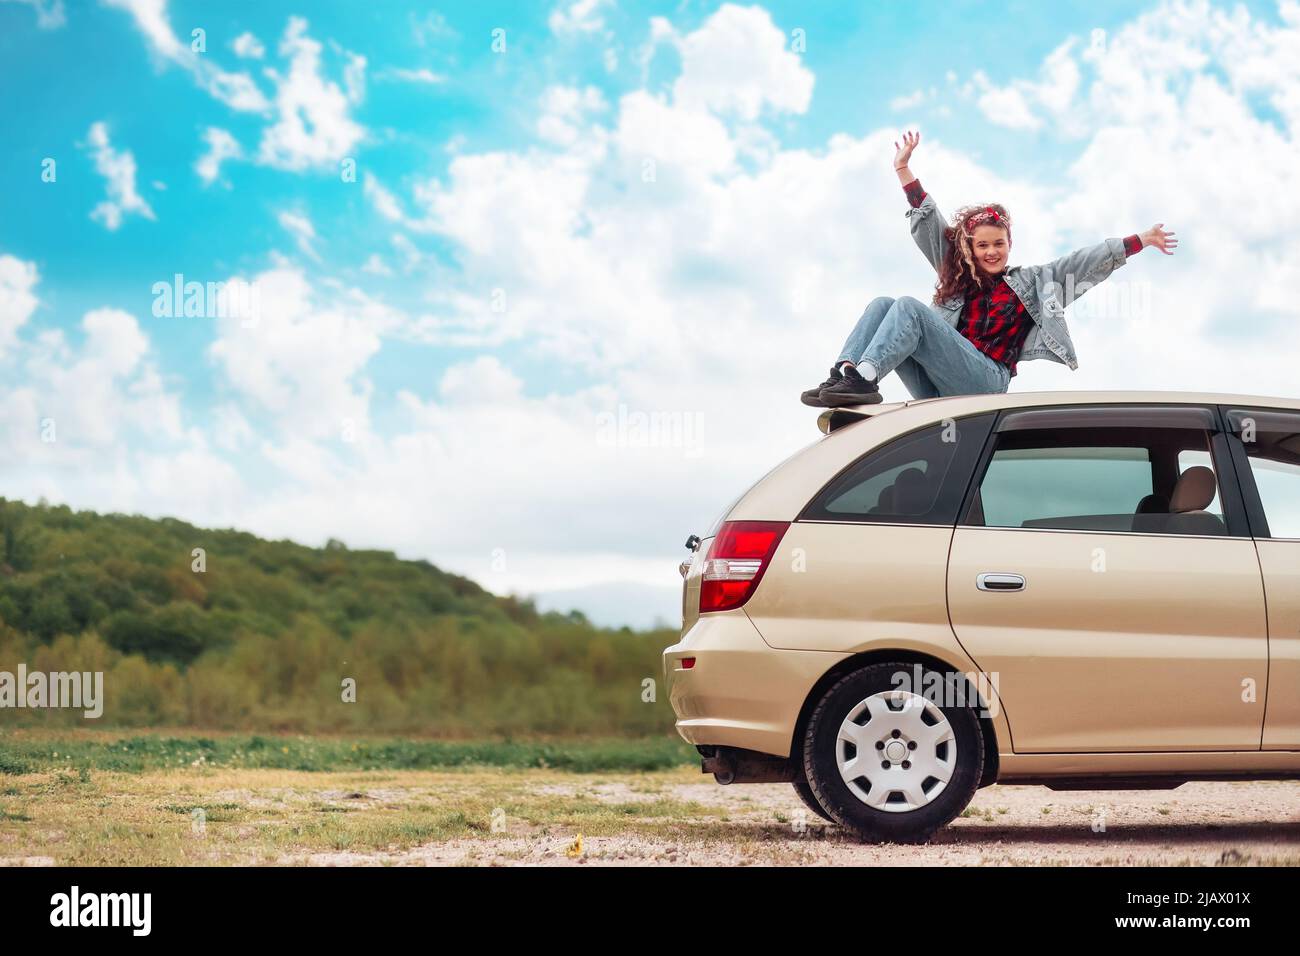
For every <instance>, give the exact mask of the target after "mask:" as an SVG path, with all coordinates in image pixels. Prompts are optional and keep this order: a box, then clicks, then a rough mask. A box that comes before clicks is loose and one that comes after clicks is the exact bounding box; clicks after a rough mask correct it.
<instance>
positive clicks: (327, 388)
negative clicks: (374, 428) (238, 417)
mask: <svg viewBox="0 0 1300 956" xmlns="http://www.w3.org/2000/svg"><path fill="white" fill-rule="evenodd" d="M253 281H254V282H255V283H256V287H257V289H258V306H259V308H258V314H259V319H258V321H257V322H256V323H255V324H251V325H250V323H247V322H241V321H240V320H239V319H238V318H235V317H228V318H222V319H218V326H217V338H216V341H215V342H214V343H213V344H212V346H211V347H210V349H209V354H210V355H211V357H212V359H213V360H214V361H215V362H216V363H217V367H218V368H219V370H220V371H221V374H222V377H223V378H224V379H225V381H227V382H228V383H229V385H230V387H231V388H232V389H233V390H234V391H235V393H237V394H238V395H239V396H240V398H241V401H242V402H243V403H245V404H246V406H247V407H248V409H249V410H250V412H251V413H252V414H255V415H256V416H257V417H258V418H259V419H261V420H264V421H267V422H268V424H269V425H270V427H272V428H273V429H274V430H275V432H276V433H277V434H278V435H280V436H285V437H289V436H292V437H294V438H296V439H299V440H314V439H330V438H337V437H338V436H339V435H340V433H341V432H342V430H343V428H344V424H345V422H348V421H351V422H352V423H353V424H354V425H355V427H357V428H358V429H362V430H364V429H365V428H366V427H367V423H368V421H369V413H368V401H369V395H370V390H371V386H370V383H369V382H368V381H366V380H364V379H362V378H361V376H360V373H361V370H362V369H363V368H364V367H365V365H366V363H367V362H368V361H369V360H370V357H371V356H372V355H374V354H375V353H376V352H377V351H378V350H379V345H380V333H381V332H382V331H384V330H385V328H386V326H385V324H384V323H385V322H386V321H387V316H386V314H385V313H384V312H383V311H382V310H381V309H378V308H374V307H372V306H373V304H372V303H369V302H368V300H365V299H364V298H363V297H359V296H352V297H351V298H349V297H344V298H343V299H341V300H337V301H330V300H327V301H320V300H319V299H320V296H319V293H318V292H317V290H315V289H313V288H312V286H311V285H310V284H309V283H308V282H307V279H306V277H305V276H304V275H303V274H302V273H301V272H300V271H298V270H296V269H292V268H278V269H273V270H271V271H269V272H265V273H262V274H260V275H258V276H257V277H256V278H255V279H254V280H253ZM368 307H369V308H368Z"/></svg>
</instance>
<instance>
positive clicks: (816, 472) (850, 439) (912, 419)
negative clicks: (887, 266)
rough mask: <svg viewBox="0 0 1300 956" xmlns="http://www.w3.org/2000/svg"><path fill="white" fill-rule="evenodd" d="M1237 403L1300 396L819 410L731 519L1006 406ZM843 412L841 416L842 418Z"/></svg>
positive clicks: (1266, 404) (789, 508)
mask: <svg viewBox="0 0 1300 956" xmlns="http://www.w3.org/2000/svg"><path fill="white" fill-rule="evenodd" d="M1107 404H1109V405H1151V404H1158V405H1230V406H1239V407H1244V408H1276V409H1288V410H1294V411H1300V399H1295V398H1280V397H1273V396H1262V395H1243V394H1239V393H1226V392H1170V391H1128V390H1110V391H1106V390H1086V391H1082V390H1081V391H1040V392H1000V393H995V394H992V395H955V396H951V397H947V398H925V399H913V400H911V401H907V402H891V403H888V404H877V405H864V406H849V407H847V408H840V409H829V410H827V411H824V412H822V413H821V415H820V416H819V417H818V422H819V426H820V427H821V429H822V431H824V432H827V434H826V435H825V437H823V438H821V439H820V440H819V441H815V442H813V443H812V444H811V445H809V446H807V447H806V448H804V449H802V450H801V451H799V452H797V453H796V454H794V455H792V456H791V457H790V458H789V459H787V460H786V461H785V462H783V463H782V464H780V465H778V466H777V467H776V468H774V469H773V470H772V471H771V472H770V473H769V474H768V475H767V476H766V477H764V478H763V479H762V480H760V481H759V482H758V483H757V484H756V485H754V486H753V487H752V488H750V489H749V491H748V492H746V493H745V494H744V495H742V496H741V498H740V500H739V501H737V503H736V505H735V506H734V507H733V508H732V509H731V512H730V514H729V518H730V520H733V521H735V520H748V519H753V520H785V521H790V520H793V519H794V516H795V515H796V514H798V512H799V511H800V510H802V508H803V506H804V504H806V503H807V502H808V501H809V499H810V498H811V497H812V496H813V495H814V494H816V492H817V491H818V490H820V489H821V487H822V486H823V485H824V484H825V483H826V482H827V481H828V480H829V479H830V478H831V477H832V476H834V475H835V474H837V473H838V472H839V471H840V470H841V469H843V468H844V467H846V466H847V465H849V464H851V463H852V462H853V461H854V460H856V459H857V458H858V457H859V456H860V455H862V454H864V453H865V452H867V451H868V450H870V449H871V448H874V447H876V446H877V445H879V444H882V443H883V442H885V441H888V440H889V439H891V438H893V437H895V436H897V435H901V434H904V433H905V432H908V431H911V430H912V429H915V428H922V427H925V426H927V425H932V424H934V423H935V422H940V421H944V420H945V419H949V418H960V417H962V416H964V415H974V414H978V413H979V412H987V411H996V410H999V409H1007V408H1035V407H1042V406H1045V405H1048V406H1053V405H1055V406H1059V405H1107ZM837 419H838V421H837Z"/></svg>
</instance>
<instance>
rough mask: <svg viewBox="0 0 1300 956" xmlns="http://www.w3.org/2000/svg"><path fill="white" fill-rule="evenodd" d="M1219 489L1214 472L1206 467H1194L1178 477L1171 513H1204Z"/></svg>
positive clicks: (1171, 497)
mask: <svg viewBox="0 0 1300 956" xmlns="http://www.w3.org/2000/svg"><path fill="white" fill-rule="evenodd" d="M1217 487H1218V483H1217V482H1216V481H1215V480H1214V472H1212V471H1210V469H1208V468H1206V467H1205V466H1204V465H1193V466H1192V467H1191V468H1188V469H1187V470H1186V471H1185V472H1183V473H1182V474H1181V475H1179V476H1178V484H1176V485H1174V493H1173V494H1172V495H1171V496H1170V498H1169V511H1170V513H1172V514H1182V513H1184V512H1187V511H1204V510H1205V509H1206V508H1208V507H1209V506H1210V502H1211V501H1213V500H1214V492H1215V489H1216V488H1217Z"/></svg>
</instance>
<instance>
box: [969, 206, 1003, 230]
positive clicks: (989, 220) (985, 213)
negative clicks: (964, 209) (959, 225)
mask: <svg viewBox="0 0 1300 956" xmlns="http://www.w3.org/2000/svg"><path fill="white" fill-rule="evenodd" d="M992 225H997V226H1001V227H1002V228H1004V229H1006V231H1007V234H1008V235H1010V233H1011V220H1010V218H1006V217H1003V216H1002V215H1001V213H999V212H998V211H997V210H996V209H994V208H993V207H992V206H985V207H984V208H983V209H982V210H980V211H979V212H977V213H972V214H971V216H970V218H968V219H967V220H966V226H965V229H966V235H968V236H970V235H973V234H974V233H975V227H976V226H992Z"/></svg>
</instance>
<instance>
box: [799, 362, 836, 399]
mask: <svg viewBox="0 0 1300 956" xmlns="http://www.w3.org/2000/svg"><path fill="white" fill-rule="evenodd" d="M842 381H844V376H843V375H841V374H840V367H839V366H838V365H832V366H831V377H830V378H828V379H827V380H826V381H824V382H822V383H821V384H820V385H814V386H813V387H812V388H810V389H808V391H806V392H804V393H803V394H802V395H800V396H799V401H801V402H803V403H804V404H805V405H811V406H812V407H813V408H825V407H826V403H825V402H823V401H822V400H821V397H820V396H821V393H822V392H823V391H825V390H826V389H828V388H830V387H831V386H832V385H838V384H839V383H840V382H842Z"/></svg>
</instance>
